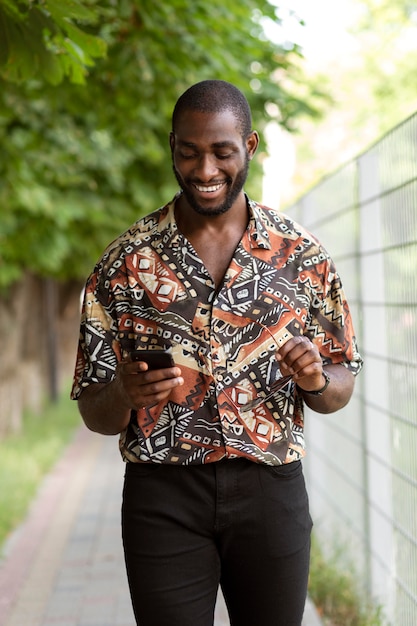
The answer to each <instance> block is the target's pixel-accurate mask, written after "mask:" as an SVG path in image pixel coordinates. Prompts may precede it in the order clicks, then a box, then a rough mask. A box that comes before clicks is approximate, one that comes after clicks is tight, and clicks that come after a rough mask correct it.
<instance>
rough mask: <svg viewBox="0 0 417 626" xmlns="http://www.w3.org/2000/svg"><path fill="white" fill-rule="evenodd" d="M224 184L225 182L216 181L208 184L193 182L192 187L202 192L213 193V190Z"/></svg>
mask: <svg viewBox="0 0 417 626" xmlns="http://www.w3.org/2000/svg"><path fill="white" fill-rule="evenodd" d="M224 184H225V183H218V184H217V185H210V186H203V185H196V184H194V187H195V188H196V189H197V191H200V192H202V193H213V192H214V191H218V190H219V189H221V188H222V187H223V185H224Z"/></svg>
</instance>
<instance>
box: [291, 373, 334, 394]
mask: <svg viewBox="0 0 417 626" xmlns="http://www.w3.org/2000/svg"><path fill="white" fill-rule="evenodd" d="M322 376H323V378H324V384H323V385H322V386H321V387H320V388H319V389H313V390H312V391H307V389H303V388H302V387H299V386H298V385H297V387H298V388H299V389H300V391H301V392H302V393H307V394H308V395H309V396H321V395H322V394H323V393H324V392H325V391H326V389H327V387H328V386H329V384H330V376H329V375H328V373H327V372H325V371H324V370H323V371H322Z"/></svg>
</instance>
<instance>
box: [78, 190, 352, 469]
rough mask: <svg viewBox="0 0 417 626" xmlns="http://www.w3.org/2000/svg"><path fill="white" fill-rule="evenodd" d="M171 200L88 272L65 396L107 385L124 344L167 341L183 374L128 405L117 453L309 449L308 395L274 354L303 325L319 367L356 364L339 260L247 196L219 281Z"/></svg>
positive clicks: (173, 458)
mask: <svg viewBox="0 0 417 626" xmlns="http://www.w3.org/2000/svg"><path fill="white" fill-rule="evenodd" d="M177 197H178V196H176V197H175V198H174V200H173V201H172V202H170V203H169V204H167V205H166V206H164V207H162V208H160V209H159V210H157V211H155V212H154V213H152V214H150V215H148V216H147V217H144V218H143V219H140V220H139V221H137V222H136V223H135V224H134V225H133V226H132V227H131V228H130V229H129V230H127V231H126V232H125V233H124V234H123V235H121V236H120V237H118V238H117V239H116V240H115V241H114V242H113V243H112V244H111V245H110V246H109V247H108V248H107V250H106V252H105V253H104V255H103V257H102V259H101V260H100V262H99V263H98V264H97V265H96V267H95V269H94V271H93V273H92V274H91V276H90V277H89V279H88V281H87V284H86V288H85V298H84V305H83V312H82V318H81V334H80V343H79V349H78V356H77V363H76V371H75V377H74V385H73V390H72V397H73V398H74V399H76V398H78V397H79V395H80V394H81V393H82V390H83V388H85V387H86V386H88V385H90V384H94V383H108V382H110V381H112V380H113V378H114V376H115V369H116V364H117V362H118V361H120V360H121V359H123V358H124V357H125V356H126V355H127V354H128V353H129V352H131V351H132V350H135V349H136V350H140V349H144V348H146V349H149V348H151V349H152V348H153V349H161V348H164V349H168V350H169V351H170V352H171V353H172V355H173V357H174V360H175V363H176V364H177V365H178V366H179V367H180V368H181V372H182V377H183V378H184V384H183V385H182V386H179V387H176V388H174V389H173V391H172V393H171V395H170V397H169V401H164V402H161V403H159V404H156V405H153V406H151V407H147V408H145V409H140V410H138V411H133V410H132V412H131V419H130V423H129V426H128V427H127V429H126V430H125V431H123V432H122V433H121V436H120V449H121V452H122V456H123V458H124V460H125V461H131V462H154V463H169V464H183V465H187V464H203V463H210V462H214V461H218V460H220V459H222V458H226V457H227V458H236V457H245V458H247V459H250V460H252V461H254V462H258V463H263V464H267V465H279V464H282V463H289V462H291V461H295V460H298V459H300V458H301V457H303V456H304V454H305V443H304V418H303V401H302V397H301V394H300V393H299V392H298V390H297V387H296V385H295V384H294V382H293V381H292V380H291V379H290V380H286V379H282V380H280V378H281V374H280V370H279V366H278V362H277V359H276V357H275V354H276V351H277V349H278V347H279V346H281V345H282V344H283V343H284V342H285V341H286V340H287V339H288V338H290V337H292V336H294V335H298V334H301V333H302V334H304V335H306V336H307V337H309V339H311V341H313V342H314V343H315V344H316V345H317V346H318V348H319V351H320V354H321V357H322V361H323V364H324V365H328V364H331V363H341V364H343V365H344V366H345V367H347V368H348V369H349V370H350V371H351V372H352V373H353V374H356V373H358V372H359V370H360V369H361V366H362V360H361V357H360V355H359V353H358V351H357V348H356V340H355V336H354V331H353V327H352V321H351V316H350V312H349V308H348V304H347V302H346V299H345V296H344V292H343V288H342V285H341V281H340V278H339V276H338V274H337V272H336V269H335V267H334V264H333V262H332V260H331V258H330V257H329V255H328V254H327V252H326V251H325V250H324V248H323V247H322V246H321V245H320V243H319V242H318V241H317V239H315V238H314V237H313V236H312V235H311V234H310V233H308V232H307V231H306V230H305V229H304V228H302V227H301V226H300V225H298V224H296V223H295V222H293V221H292V220H291V219H290V218H288V217H287V216H285V215H283V214H282V213H279V212H277V211H274V210H271V209H269V208H267V207H264V206H261V205H260V204H257V203H255V202H253V201H251V200H249V199H247V204H248V209H249V223H248V227H247V229H246V231H245V233H244V234H243V236H242V239H241V241H240V243H239V244H238V246H237V248H236V250H235V253H234V256H233V259H232V260H231V263H230V265H229V268H228V269H227V271H226V274H225V276H224V282H223V284H222V285H221V287H220V288H218V289H216V286H215V285H214V282H213V280H212V278H211V277H210V275H209V274H208V272H207V270H206V268H205V266H204V264H203V262H202V261H201V259H200V258H199V257H198V255H197V254H196V252H195V250H194V249H193V247H192V245H191V244H190V242H189V241H188V240H187V239H186V238H185V237H184V236H183V235H182V234H181V232H180V231H179V230H178V228H177V224H176V221H175V216H174V207H175V201H176V198H177Z"/></svg>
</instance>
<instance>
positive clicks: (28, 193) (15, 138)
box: [0, 0, 320, 286]
mask: <svg viewBox="0 0 417 626" xmlns="http://www.w3.org/2000/svg"><path fill="white" fill-rule="evenodd" d="M14 5H15V3H14V2H12V0H0V11H1V13H0V18H1V19H2V28H3V29H5V28H6V31H7V32H9V34H10V32H13V33H14V34H15V35H16V39H15V42H14V43H13V45H12V46H11V47H10V46H9V48H8V49H7V50H6V53H4V51H3V57H2V58H3V70H2V76H3V78H2V80H1V79H0V80H1V82H0V140H1V143H2V152H1V154H0V177H1V179H2V181H3V184H2V185H1V188H0V202H1V206H2V207H3V210H2V214H1V217H0V250H1V257H0V286H7V285H9V284H11V283H12V282H13V281H15V280H16V279H18V278H19V277H20V275H21V274H22V272H24V271H25V270H27V269H29V268H30V269H31V271H33V272H34V273H36V274H39V275H46V276H54V277H57V278H60V279H61V278H62V279H65V278H70V277H80V276H85V273H86V271H88V269H89V268H90V267H91V264H92V263H93V262H94V260H95V259H96V258H97V256H98V255H99V254H100V253H101V251H102V249H103V247H104V246H105V245H106V244H107V243H108V241H109V239H110V238H112V237H115V236H116V235H117V234H118V233H119V232H120V231H121V230H122V229H124V228H126V226H127V225H128V224H129V223H131V222H133V221H134V220H136V219H138V218H139V217H141V216H142V215H143V214H145V213H147V212H149V211H150V210H153V209H155V208H156V207H157V206H159V205H160V204H162V203H163V202H165V201H167V200H168V199H169V198H170V197H171V196H172V195H173V193H174V190H175V189H176V184H175V181H174V178H173V176H172V171H171V160H170V155H169V150H168V141H167V135H168V130H169V125H170V113H171V109H172V106H173V103H174V102H175V100H176V99H177V97H178V95H179V94H180V93H181V92H182V91H183V90H184V89H185V88H186V87H188V86H189V85H190V84H191V83H192V82H195V81H197V80H201V79H204V78H209V77H210V78H222V79H226V80H230V81H231V82H234V83H235V84H236V85H237V86H239V87H240V88H241V89H242V90H243V91H244V92H245V93H246V94H247V95H248V97H249V99H250V102H251V105H252V108H253V111H254V118H255V125H256V126H257V127H258V128H260V130H262V128H263V127H264V125H265V123H266V121H267V119H268V114H267V112H266V107H267V108H268V104H271V103H273V105H274V106H273V107H269V111H270V115H273V116H275V118H276V119H277V120H278V121H279V123H280V124H282V125H283V126H284V127H286V128H290V129H291V128H292V127H293V125H294V121H295V119H296V118H297V116H299V115H300V114H307V115H315V114H316V113H317V106H316V104H317V101H318V100H317V98H318V97H320V94H319V93H314V90H311V92H310V93H305V91H303V89H304V88H303V80H302V74H301V70H300V63H299V59H300V53H299V50H298V49H297V47H296V46H291V45H288V43H287V42H285V43H284V44H283V45H278V44H275V43H272V42H270V41H268V40H267V39H266V37H265V36H264V34H263V27H262V24H263V21H264V20H268V19H269V20H276V19H277V18H276V9H275V8H274V7H273V6H271V5H270V4H269V3H268V2H267V1H266V0H262V1H252V0H242V2H239V3H236V2H235V1H234V0H212V2H210V4H207V2H206V0H194V1H193V2H190V1H189V0H161V1H160V2H157V3H156V2H151V1H150V0H130V1H129V0H121V1H120V2H114V1H113V0H101V1H98V0H97V1H95V0H84V1H83V2H81V1H80V0H78V1H76V0H64V1H63V2H61V0H59V1H58V0H53V1H52V0H37V1H36V0H32V1H31V0H26V1H25V2H23V1H22V2H19V3H17V5H16V6H17V8H16V9H14V10H11V7H12V6H14ZM5 16H6V17H5ZM7 41H8V42H9V43H10V41H11V40H10V36H8V39H7ZM25 41H30V46H29V49H30V50H31V53H30V54H31V57H32V58H34V59H35V63H34V64H33V67H32V66H31V65H30V64H29V62H28V56H27V54H26V51H22V45H23V43H24V42H25ZM105 48H106V49H107V56H103V54H104V50H105ZM74 51H75V52H74ZM4 59H6V61H4ZM45 59H49V60H48V64H49V65H48V67H47V68H46V69H45V67H44V66H43V62H44V60H45ZM51 68H52V69H51ZM87 70H88V75H87V80H86V83H85V84H82V81H83V78H84V77H85V75H86V73H87ZM45 79H48V81H49V82H45ZM50 83H52V84H50ZM54 83H59V85H58V87H57V86H55V84H54Z"/></svg>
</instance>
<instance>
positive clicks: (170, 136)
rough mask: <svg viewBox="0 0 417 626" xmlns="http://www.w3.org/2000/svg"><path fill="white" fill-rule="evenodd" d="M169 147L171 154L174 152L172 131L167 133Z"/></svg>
mask: <svg viewBox="0 0 417 626" xmlns="http://www.w3.org/2000/svg"><path fill="white" fill-rule="evenodd" d="M169 145H170V146H171V152H174V146H175V135H174V133H173V132H172V131H171V132H170V133H169Z"/></svg>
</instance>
